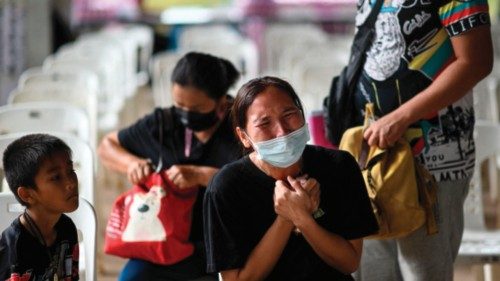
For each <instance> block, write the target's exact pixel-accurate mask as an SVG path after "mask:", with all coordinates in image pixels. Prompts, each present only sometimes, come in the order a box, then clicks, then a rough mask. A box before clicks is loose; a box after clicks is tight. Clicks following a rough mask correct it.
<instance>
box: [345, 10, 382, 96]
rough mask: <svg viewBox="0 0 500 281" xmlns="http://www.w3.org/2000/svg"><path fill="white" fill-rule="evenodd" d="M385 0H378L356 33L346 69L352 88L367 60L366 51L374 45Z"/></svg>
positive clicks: (348, 83) (349, 84)
mask: <svg viewBox="0 0 500 281" xmlns="http://www.w3.org/2000/svg"><path fill="white" fill-rule="evenodd" d="M383 3H384V0H377V1H376V2H375V5H374V6H373V8H372V10H371V12H370V14H369V15H368V17H367V18H366V20H365V22H364V23H363V24H362V25H361V26H359V27H358V32H356V34H355V35H354V40H353V44H352V47H351V55H350V57H349V64H348V65H347V70H346V79H347V85H348V86H349V88H352V86H353V84H354V82H355V81H356V80H357V78H356V77H357V75H358V74H359V72H360V69H361V66H362V65H363V64H364V62H365V53H366V51H367V50H368V48H369V47H370V46H371V45H372V41H373V35H374V34H375V22H376V21H377V17H378V14H379V12H380V10H381V8H382V4H383Z"/></svg>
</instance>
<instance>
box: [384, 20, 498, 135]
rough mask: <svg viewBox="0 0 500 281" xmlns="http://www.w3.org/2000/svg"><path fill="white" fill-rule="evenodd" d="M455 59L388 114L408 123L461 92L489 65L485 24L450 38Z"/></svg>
mask: <svg viewBox="0 0 500 281" xmlns="http://www.w3.org/2000/svg"><path fill="white" fill-rule="evenodd" d="M452 45H453V49H454V51H455V53H456V55H457V57H456V59H455V60H454V61H453V62H452V63H451V64H450V65H448V66H447V67H446V68H445V69H444V70H443V72H442V73H441V74H440V75H439V76H438V77H437V78H436V79H435V80H434V81H433V82H432V83H431V85H430V86H429V87H427V88H426V89H425V90H423V91H422V92H420V93H419V94H417V95H416V96H415V97H413V98H412V99H410V100H409V101H407V102H406V103H404V104H403V105H401V106H400V107H399V108H398V109H397V110H395V111H393V112H392V113H390V114H394V115H395V117H397V118H401V119H402V120H404V121H405V122H406V123H407V124H408V125H410V124H413V123H415V122H417V121H418V120H421V119H424V118H426V117H428V116H429V115H431V114H433V113H435V112H437V111H439V110H441V109H443V108H445V107H446V106H448V105H450V104H452V103H454V102H456V101H457V100H459V99H460V98H462V97H463V96H465V95H466V94H467V93H468V92H469V91H470V90H471V89H472V88H473V87H474V86H475V85H476V84H477V83H478V82H479V81H481V80H482V79H483V78H484V77H486V76H487V75H488V74H489V73H490V72H491V70H492V68H493V50H492V47H491V45H492V44H491V36H490V31H489V26H481V27H478V28H477V30H471V31H470V32H469V33H466V34H463V35H460V36H458V37H457V38H452Z"/></svg>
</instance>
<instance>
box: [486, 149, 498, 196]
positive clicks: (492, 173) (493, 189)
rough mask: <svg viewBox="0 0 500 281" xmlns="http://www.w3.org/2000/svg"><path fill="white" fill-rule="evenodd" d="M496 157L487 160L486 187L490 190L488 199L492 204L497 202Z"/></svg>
mask: <svg viewBox="0 0 500 281" xmlns="http://www.w3.org/2000/svg"><path fill="white" fill-rule="evenodd" d="M495 158H496V157H494V156H492V157H490V159H488V184H489V185H488V186H489V190H490V199H491V200H492V202H497V200H498V171H497V161H496V159H495Z"/></svg>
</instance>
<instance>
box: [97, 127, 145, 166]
mask: <svg viewBox="0 0 500 281" xmlns="http://www.w3.org/2000/svg"><path fill="white" fill-rule="evenodd" d="M98 154H99V158H100V159H101V162H102V163H103V164H104V166H105V167H106V168H109V169H111V170H114V171H116V172H119V173H123V174H126V173H127V167H128V165H129V164H130V163H131V162H132V161H137V160H140V159H141V158H140V157H137V156H135V155H133V154H131V153H130V152H128V151H127V150H125V149H124V148H123V147H121V146H120V145H119V144H118V143H117V142H116V141H115V140H113V139H112V138H110V137H108V136H106V137H104V139H103V140H102V142H101V144H100V145H99V149H98ZM144 160H145V159H144Z"/></svg>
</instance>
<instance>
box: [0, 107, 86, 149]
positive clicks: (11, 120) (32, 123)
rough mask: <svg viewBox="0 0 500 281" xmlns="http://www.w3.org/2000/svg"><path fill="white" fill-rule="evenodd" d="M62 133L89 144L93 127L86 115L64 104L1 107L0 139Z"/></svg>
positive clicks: (78, 109) (81, 110)
mask: <svg viewBox="0 0 500 281" xmlns="http://www.w3.org/2000/svg"><path fill="white" fill-rule="evenodd" d="M31 131H60V132H66V133H69V134H73V135H75V136H77V137H79V138H80V139H82V140H84V141H86V142H88V143H89V144H90V124H89V118H88V116H87V115H86V113H85V111H84V110H83V109H81V108H79V107H76V106H74V105H72V104H69V103H64V102H26V103H17V104H9V105H4V106H0V135H5V134H10V133H19V132H31Z"/></svg>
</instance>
